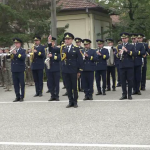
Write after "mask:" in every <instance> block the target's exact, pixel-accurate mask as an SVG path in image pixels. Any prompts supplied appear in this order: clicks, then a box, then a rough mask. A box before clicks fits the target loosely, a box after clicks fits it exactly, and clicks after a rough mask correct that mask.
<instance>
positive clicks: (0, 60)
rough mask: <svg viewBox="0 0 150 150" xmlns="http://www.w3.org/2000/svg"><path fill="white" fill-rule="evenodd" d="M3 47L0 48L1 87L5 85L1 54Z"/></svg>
mask: <svg viewBox="0 0 150 150" xmlns="http://www.w3.org/2000/svg"><path fill="white" fill-rule="evenodd" d="M3 50H4V48H0V85H1V87H4V86H5V80H4V68H3V64H4V63H3V57H4V56H3V54H4V51H3Z"/></svg>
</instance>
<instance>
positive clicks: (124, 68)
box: [117, 33, 135, 100]
mask: <svg viewBox="0 0 150 150" xmlns="http://www.w3.org/2000/svg"><path fill="white" fill-rule="evenodd" d="M128 37H129V34H128V33H121V38H128ZM123 46H124V47H125V48H126V49H127V52H125V51H124V52H123V55H121V54H117V57H120V63H119V68H120V76H121V83H122V91H123V93H122V97H121V98H120V100H123V99H127V95H128V99H130V100H131V99H132V96H131V94H132V87H133V79H134V78H133V77H134V60H133V58H132V57H133V56H134V54H135V50H134V46H133V45H132V44H129V43H123V44H121V45H119V46H118V50H120V49H122V47H123ZM126 81H128V92H127V87H126Z"/></svg>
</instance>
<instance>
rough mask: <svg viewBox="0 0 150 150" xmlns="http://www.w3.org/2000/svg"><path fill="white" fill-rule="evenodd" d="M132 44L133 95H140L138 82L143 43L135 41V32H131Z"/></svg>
mask: <svg viewBox="0 0 150 150" xmlns="http://www.w3.org/2000/svg"><path fill="white" fill-rule="evenodd" d="M131 39H132V44H133V45H134V50H135V56H134V85H133V93H132V94H133V95H135V94H137V95H141V92H140V84H141V71H142V70H141V69H142V58H143V55H145V49H144V45H143V43H139V42H138V41H137V34H131Z"/></svg>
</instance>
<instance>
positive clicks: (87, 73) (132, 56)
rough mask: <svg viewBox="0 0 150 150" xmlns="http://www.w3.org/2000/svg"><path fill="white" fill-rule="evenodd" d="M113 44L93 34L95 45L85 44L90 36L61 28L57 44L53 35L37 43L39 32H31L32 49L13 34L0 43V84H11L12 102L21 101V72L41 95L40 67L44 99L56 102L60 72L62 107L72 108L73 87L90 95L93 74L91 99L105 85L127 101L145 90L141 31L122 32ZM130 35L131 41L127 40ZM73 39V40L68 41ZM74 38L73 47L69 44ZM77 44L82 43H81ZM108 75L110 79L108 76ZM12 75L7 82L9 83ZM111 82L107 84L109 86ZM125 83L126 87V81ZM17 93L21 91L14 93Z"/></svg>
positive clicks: (7, 86) (8, 88) (144, 49)
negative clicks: (9, 44)
mask: <svg viewBox="0 0 150 150" xmlns="http://www.w3.org/2000/svg"><path fill="white" fill-rule="evenodd" d="M120 37H121V39H120V40H118V42H117V43H118V45H117V46H116V47H114V40H113V39H111V38H107V39H106V40H105V41H106V42H107V45H106V46H105V41H104V40H102V39H97V40H96V42H97V48H96V49H92V48H91V43H92V42H93V41H91V40H90V39H81V38H79V37H77V38H74V35H73V34H72V33H69V32H67V33H65V34H64V39H63V40H62V41H61V42H60V46H59V47H56V46H55V41H56V40H57V39H56V38H55V37H52V36H49V37H48V44H47V46H46V48H45V46H43V45H41V37H39V36H35V37H34V44H33V46H32V48H30V49H28V50H25V49H23V48H22V44H23V41H22V40H21V39H20V38H14V39H13V42H14V45H13V46H12V47H11V48H9V47H6V48H0V85H1V86H2V87H4V88H5V89H6V91H11V87H12V84H13V85H14V90H15V95H16V99H15V100H14V102H18V101H21V102H22V101H24V97H25V74H24V72H26V83H27V84H28V85H33V80H34V83H35V91H36V94H35V95H34V97H37V96H40V97H41V96H42V95H43V73H44V68H45V66H46V68H45V71H46V76H47V86H48V91H49V92H50V99H49V101H59V100H60V99H59V92H60V75H62V80H63V84H64V89H66V93H65V94H64V96H68V99H69V104H68V105H67V106H66V108H70V107H74V108H77V107H78V91H84V93H85V97H84V99H83V100H93V93H94V75H95V80H96V87H97V94H96V96H97V98H101V97H98V96H99V95H106V88H107V91H110V90H111V88H112V90H113V91H115V90H116V74H117V81H118V83H117V87H120V86H121V87H122V97H121V98H120V100H124V99H129V100H132V95H135V94H137V95H141V91H140V89H141V90H145V89H146V71H147V56H148V55H149V53H150V50H149V47H148V44H147V43H144V42H143V38H144V35H143V34H141V33H140V34H135V33H132V34H129V33H126V32H123V33H121V34H120ZM130 37H131V41H132V43H131V44H130V43H129V38H130ZM74 39H75V41H74ZM73 42H75V43H76V46H75V45H73ZM82 44H83V46H84V47H82V46H81V45H82ZM110 75H111V77H112V82H111V80H110V79H111V78H110ZM12 80H13V82H12ZM111 83H112V86H111ZM126 83H128V86H127V84H126ZM20 92H21V93H20Z"/></svg>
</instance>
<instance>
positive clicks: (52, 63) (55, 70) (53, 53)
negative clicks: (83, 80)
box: [47, 36, 61, 101]
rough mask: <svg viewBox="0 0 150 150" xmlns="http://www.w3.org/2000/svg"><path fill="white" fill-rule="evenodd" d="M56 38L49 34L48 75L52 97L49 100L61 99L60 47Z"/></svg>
mask: <svg viewBox="0 0 150 150" xmlns="http://www.w3.org/2000/svg"><path fill="white" fill-rule="evenodd" d="M55 40H56V38H54V37H51V36H49V38H48V49H49V54H47V57H48V58H49V59H48V65H47V77H48V82H49V83H48V85H49V91H50V94H51V98H50V100H49V101H59V82H60V61H61V56H60V48H58V47H56V46H55Z"/></svg>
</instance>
